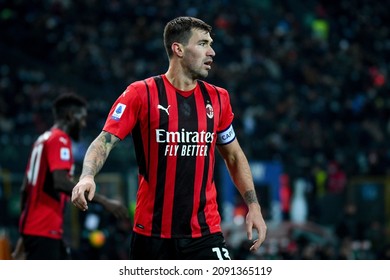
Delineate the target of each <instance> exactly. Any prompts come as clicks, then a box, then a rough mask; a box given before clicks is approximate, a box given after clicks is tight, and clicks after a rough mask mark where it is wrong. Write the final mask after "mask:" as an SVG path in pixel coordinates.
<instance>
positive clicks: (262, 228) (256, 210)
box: [246, 203, 267, 251]
mask: <svg viewBox="0 0 390 280" xmlns="http://www.w3.org/2000/svg"><path fill="white" fill-rule="evenodd" d="M253 229H256V231H257V235H258V238H257V239H256V240H254V241H253V245H252V246H251V247H250V249H249V250H250V251H256V250H257V249H259V247H260V245H261V244H262V243H263V242H264V240H265V236H266V234H267V225H266V224H265V221H264V219H263V215H262V214H261V210H260V205H258V204H255V203H252V204H251V205H250V206H249V212H248V214H247V216H246V232H247V236H248V239H249V240H252V237H253V236H252V230H253Z"/></svg>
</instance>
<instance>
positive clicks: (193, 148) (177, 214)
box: [103, 75, 235, 238]
mask: <svg viewBox="0 0 390 280" xmlns="http://www.w3.org/2000/svg"><path fill="white" fill-rule="evenodd" d="M233 116H234V115H233V112H232V108H231V105H230V98H229V94H228V92H227V91H226V90H225V89H223V88H219V87H216V86H213V85H211V84H209V83H206V82H203V81H198V83H197V86H196V87H195V89H193V90H191V91H188V92H187V91H180V90H178V89H176V88H175V87H174V86H173V85H172V84H171V83H170V82H169V81H168V79H167V78H166V77H165V75H160V76H155V77H151V78H149V79H146V80H143V81H137V82H134V83H132V84H130V85H129V86H128V87H127V89H126V90H125V91H124V92H123V93H122V95H120V97H119V98H118V99H117V100H116V102H115V103H114V104H113V106H112V108H111V111H110V113H109V115H108V117H107V120H106V123H105V126H104V128H103V130H104V131H106V132H109V133H111V134H114V135H116V136H117V137H119V138H120V139H124V138H125V137H126V136H127V135H129V134H131V135H132V138H133V141H134V147H135V152H136V158H137V162H138V168H139V178H138V179H139V188H138V192H137V202H136V211H135V217H134V231H135V232H137V233H139V234H143V235H147V236H156V237H161V238H176V237H179V238H188V237H190V238H191V237H200V236H204V235H207V234H210V233H215V232H219V231H221V228H220V222H221V218H220V215H219V213H218V205H217V193H216V188H215V182H214V177H213V174H214V163H215V146H216V144H217V143H221V144H222V143H227V142H229V141H230V142H231V141H233V140H234V137H235V136H234V132H233V130H232V129H229V128H231V124H232V121H233Z"/></svg>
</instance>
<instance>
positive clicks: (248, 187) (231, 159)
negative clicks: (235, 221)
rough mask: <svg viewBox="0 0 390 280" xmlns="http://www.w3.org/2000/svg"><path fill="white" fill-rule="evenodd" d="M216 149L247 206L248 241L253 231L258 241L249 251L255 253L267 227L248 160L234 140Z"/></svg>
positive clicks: (263, 238)
mask: <svg viewBox="0 0 390 280" xmlns="http://www.w3.org/2000/svg"><path fill="white" fill-rule="evenodd" d="M217 147H218V151H219V152H220V154H221V156H222V157H223V159H224V161H225V164H226V166H227V168H228V170H229V174H230V176H231V178H232V180H233V183H234V184H235V186H236V188H237V189H238V191H239V192H240V194H241V196H242V197H243V198H244V201H245V203H246V204H247V206H248V209H249V211H248V214H247V216H246V230H247V236H248V239H249V240H252V230H253V229H255V230H256V231H257V233H258V239H256V240H255V241H254V242H253V245H252V247H251V248H250V250H251V251H255V250H257V249H258V248H259V247H260V245H261V244H262V243H263V241H264V240H265V236H266V232H267V226H266V224H265V221H264V218H263V215H262V214H261V207H260V203H259V201H258V199H257V196H256V191H255V187H254V183H253V177H252V173H251V170H250V167H249V163H248V160H247V158H246V156H245V154H244V152H243V150H242V149H241V146H240V144H239V143H238V141H237V139H234V140H233V141H232V142H231V143H229V144H226V145H217Z"/></svg>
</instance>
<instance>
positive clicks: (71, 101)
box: [53, 93, 87, 119]
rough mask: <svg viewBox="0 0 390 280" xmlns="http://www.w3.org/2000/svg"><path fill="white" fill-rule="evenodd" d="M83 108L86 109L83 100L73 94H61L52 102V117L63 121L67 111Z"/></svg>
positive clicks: (85, 103)
mask: <svg viewBox="0 0 390 280" xmlns="http://www.w3.org/2000/svg"><path fill="white" fill-rule="evenodd" d="M83 107H87V102H86V100H85V99H84V98H82V97H81V96H79V95H77V94H75V93H63V94H61V95H59V96H58V97H57V98H56V99H55V100H54V102H53V115H54V118H55V119H65V118H66V115H67V114H68V112H69V111H71V110H73V109H74V108H83Z"/></svg>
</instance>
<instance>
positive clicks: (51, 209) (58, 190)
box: [13, 94, 127, 260]
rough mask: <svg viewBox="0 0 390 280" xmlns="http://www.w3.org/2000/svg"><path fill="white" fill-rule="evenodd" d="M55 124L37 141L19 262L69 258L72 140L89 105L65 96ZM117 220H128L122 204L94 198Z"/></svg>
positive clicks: (26, 187)
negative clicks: (67, 230)
mask: <svg viewBox="0 0 390 280" xmlns="http://www.w3.org/2000/svg"><path fill="white" fill-rule="evenodd" d="M53 115H54V125H53V126H52V127H51V128H50V130H48V131H46V132H44V133H43V134H42V135H40V136H39V137H38V139H37V140H36V141H35V143H34V145H33V147H32V151H31V154H30V158H29V161H28V164H27V168H26V172H25V177H24V181H23V184H22V188H21V191H22V197H21V209H22V213H21V216H20V220H19V230H20V234H21V238H20V239H19V241H18V243H17V246H16V248H15V250H14V252H13V257H14V258H15V259H20V258H26V259H43V260H50V259H53V260H62V259H70V252H69V249H68V248H67V246H66V244H65V242H64V241H63V222H64V210H65V205H66V203H67V201H68V199H69V195H70V194H71V191H72V189H73V187H74V182H73V181H72V176H73V174H72V173H73V169H74V166H73V164H74V159H73V154H72V140H73V141H78V140H79V138H80V132H81V129H82V128H83V127H85V126H86V118H87V104H86V101H85V100H84V99H82V98H81V97H80V96H78V95H75V94H62V95H60V96H59V97H58V98H57V99H56V100H55V101H54V103H53ZM93 202H95V203H99V204H101V205H102V206H104V208H105V209H106V210H108V211H109V212H111V213H112V214H114V215H115V217H117V218H119V219H124V218H126V217H127V209H126V207H125V206H124V205H122V203H121V202H120V201H117V200H114V199H109V198H107V197H105V196H103V195H99V194H98V195H95V197H94V199H93Z"/></svg>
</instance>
